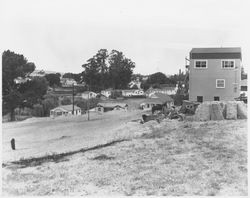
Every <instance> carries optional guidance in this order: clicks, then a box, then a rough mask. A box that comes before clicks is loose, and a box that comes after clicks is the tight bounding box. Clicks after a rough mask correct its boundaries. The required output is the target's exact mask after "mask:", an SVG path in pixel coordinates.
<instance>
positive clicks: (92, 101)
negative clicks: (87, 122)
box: [75, 98, 100, 112]
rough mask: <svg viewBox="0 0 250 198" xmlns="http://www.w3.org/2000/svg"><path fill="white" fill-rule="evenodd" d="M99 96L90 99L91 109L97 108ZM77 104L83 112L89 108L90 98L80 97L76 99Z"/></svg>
mask: <svg viewBox="0 0 250 198" xmlns="http://www.w3.org/2000/svg"><path fill="white" fill-rule="evenodd" d="M99 101H100V100H99V99H98V98H91V99H89V109H92V108H95V107H96V106H97V104H98V103H99ZM75 104H76V106H78V107H80V108H81V110H82V111H83V112H85V111H87V109H88V100H85V99H78V100H76V101H75Z"/></svg>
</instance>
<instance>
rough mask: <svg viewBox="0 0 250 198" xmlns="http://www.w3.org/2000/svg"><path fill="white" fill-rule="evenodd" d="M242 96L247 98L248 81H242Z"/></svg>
mask: <svg viewBox="0 0 250 198" xmlns="http://www.w3.org/2000/svg"><path fill="white" fill-rule="evenodd" d="M240 94H241V95H242V94H243V95H245V96H247V79H244V80H241V81H240Z"/></svg>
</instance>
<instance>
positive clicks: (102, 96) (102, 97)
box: [96, 93, 109, 100]
mask: <svg viewBox="0 0 250 198" xmlns="http://www.w3.org/2000/svg"><path fill="white" fill-rule="evenodd" d="M96 98H99V99H101V100H108V99H109V98H108V97H107V96H105V95H103V94H101V93H99V94H97V95H96Z"/></svg>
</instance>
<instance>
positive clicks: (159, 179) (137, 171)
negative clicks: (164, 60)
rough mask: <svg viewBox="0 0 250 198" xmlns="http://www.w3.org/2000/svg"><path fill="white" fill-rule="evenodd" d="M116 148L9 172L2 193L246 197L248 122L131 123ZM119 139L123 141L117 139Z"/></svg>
mask: <svg viewBox="0 0 250 198" xmlns="http://www.w3.org/2000/svg"><path fill="white" fill-rule="evenodd" d="M113 140H114V142H113V143H112V141H111V142H110V144H102V145H99V146H97V147H92V149H89V150H86V149H80V150H77V151H76V152H71V153H70V152H66V153H64V155H59V154H53V155H52V156H53V157H51V158H50V159H46V158H43V159H41V158H33V159H32V158H31V159H30V160H26V161H25V160H23V161H19V163H15V164H13V163H12V164H8V165H7V166H5V167H4V168H3V194H4V195H168V196H170V195H174V196H179V195H191V196H192V195H234V196H237V195H245V196H246V195H247V193H248V192H247V121H246V120H236V121H217V122H216V121H210V122H178V121H176V120H164V121H163V122H162V123H160V124H157V123H156V122H155V121H151V122H148V123H145V124H143V125H141V124H139V123H132V122H130V123H129V122H128V123H127V124H125V125H123V126H121V127H119V128H117V131H116V133H114V134H113ZM115 140H119V141H116V142H115Z"/></svg>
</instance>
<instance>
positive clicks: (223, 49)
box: [190, 47, 241, 53]
mask: <svg viewBox="0 0 250 198" xmlns="http://www.w3.org/2000/svg"><path fill="white" fill-rule="evenodd" d="M190 53H241V48H240V47H217V48H193V49H192V50H191V52H190Z"/></svg>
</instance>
